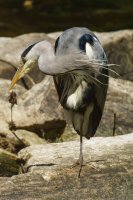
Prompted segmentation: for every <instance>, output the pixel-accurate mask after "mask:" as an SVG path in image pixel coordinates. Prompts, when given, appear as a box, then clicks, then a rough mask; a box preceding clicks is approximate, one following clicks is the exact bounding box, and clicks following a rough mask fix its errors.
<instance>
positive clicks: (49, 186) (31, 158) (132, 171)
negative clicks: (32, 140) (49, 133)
mask: <svg viewBox="0 0 133 200" xmlns="http://www.w3.org/2000/svg"><path fill="white" fill-rule="evenodd" d="M83 144H84V166H83V167H82V171H81V177H80V178H78V177H77V176H78V170H79V166H76V167H72V166H73V164H74V163H75V161H76V160H77V159H78V155H79V141H71V142H63V143H54V144H47V145H33V146H31V147H27V148H25V149H23V150H22V151H21V152H20V153H19V158H20V161H22V160H23V163H22V164H21V165H23V167H22V168H23V170H24V172H25V173H24V172H23V174H20V175H16V176H13V177H11V178H8V177H4V178H3V177H2V178H0V199H1V200H8V199H12V200H17V199H18V198H19V199H23V200H30V199H36V200H40V199H50V200H57V199H64V200H67V199H73V200H76V199H90V200H104V199H110V200H116V199H121V200H124V199H128V200H132V199H133V156H132V155H133V148H132V146H133V133H132V134H127V135H122V136H115V137H108V138H107V137H106V138H102V137H99V138H98V137H97V138H92V139H91V140H86V139H85V140H84V143H83ZM24 161H25V162H24ZM24 163H25V164H24Z"/></svg>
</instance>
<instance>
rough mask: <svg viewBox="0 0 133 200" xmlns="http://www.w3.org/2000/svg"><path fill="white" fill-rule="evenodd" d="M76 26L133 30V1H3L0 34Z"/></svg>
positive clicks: (18, 33) (107, 29) (109, 29)
mask: <svg viewBox="0 0 133 200" xmlns="http://www.w3.org/2000/svg"><path fill="white" fill-rule="evenodd" d="M73 26H86V27H89V28H90V29H91V30H95V31H113V30H119V29H133V1H132V0H117V1H116V2H115V1H114V0H48V1H43V0H34V1H31V0H25V1H24V0H23V1H22V0H0V36H16V35H20V34H23V33H29V32H46V33H47V32H54V31H60V30H65V29H67V28H70V27H73Z"/></svg>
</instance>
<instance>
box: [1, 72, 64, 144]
mask: <svg viewBox="0 0 133 200" xmlns="http://www.w3.org/2000/svg"><path fill="white" fill-rule="evenodd" d="M9 84H10V81H8V80H4V79H3V80H2V79H1V87H2V88H3V89H2V91H1V93H0V95H1V99H0V123H1V124H2V129H1V128H0V132H1V133H6V132H8V131H9V123H10V121H11V105H10V103H9V102H8V95H9V94H8V93H7V92H5V91H7V89H8V87H9ZM21 88H22V87H21V86H18V85H17V86H16V87H15V90H14V91H15V92H16V93H17V91H18V90H20V92H19V93H18V94H19V95H17V96H18V105H15V106H14V108H13V115H12V116H13V121H14V123H15V125H16V128H17V129H23V130H28V131H31V132H36V133H38V135H40V136H42V137H45V139H50V140H55V139H56V137H59V136H60V135H61V134H62V132H63V130H64V128H65V125H66V122H65V120H64V119H63V111H62V108H61V106H60V105H59V103H58V97H57V94H56V91H55V88H54V84H53V80H52V78H51V77H50V76H46V78H45V79H44V80H43V81H42V82H41V83H39V84H36V85H35V86H34V87H32V89H30V90H28V91H26V90H25V89H23V88H22V90H21ZM22 92H24V93H23V94H22ZM3 121H4V122H3Z"/></svg>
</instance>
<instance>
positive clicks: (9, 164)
mask: <svg viewBox="0 0 133 200" xmlns="http://www.w3.org/2000/svg"><path fill="white" fill-rule="evenodd" d="M19 169H20V166H19V164H18V163H17V156H16V155H15V154H12V153H9V152H8V151H6V150H3V149H0V176H9V177H10V176H13V175H16V174H18V173H19Z"/></svg>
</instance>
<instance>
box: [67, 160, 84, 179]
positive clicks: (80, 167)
mask: <svg viewBox="0 0 133 200" xmlns="http://www.w3.org/2000/svg"><path fill="white" fill-rule="evenodd" d="M77 166H79V172H78V178H80V174H81V171H82V167H83V166H85V164H84V163H83V159H78V160H77V161H76V162H75V163H74V164H73V165H72V166H71V168H70V169H73V168H75V167H77Z"/></svg>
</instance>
